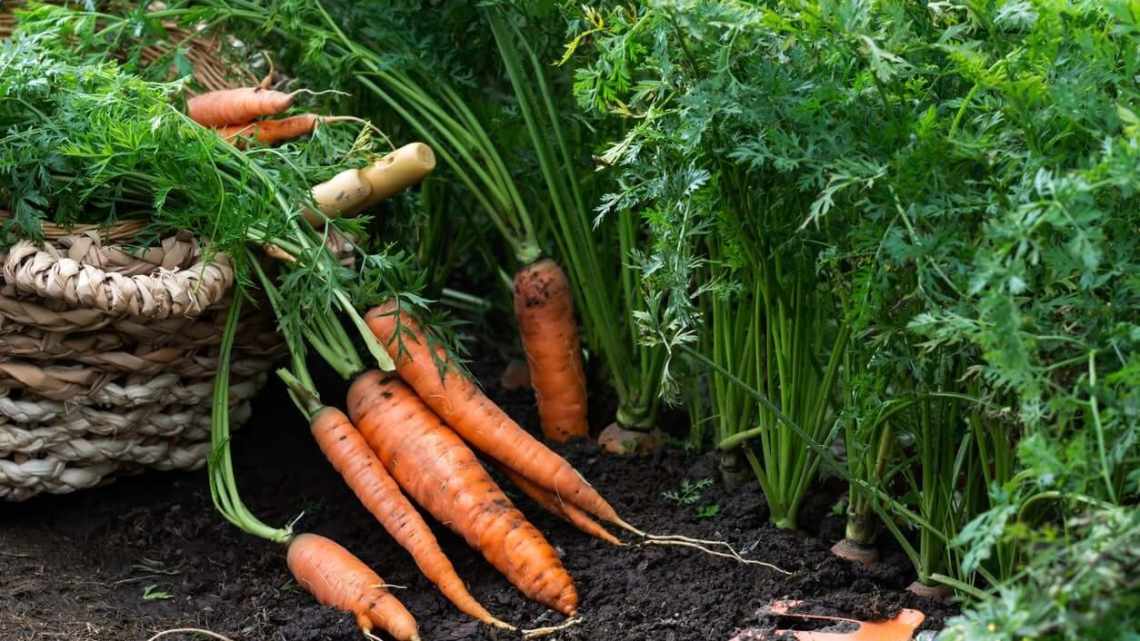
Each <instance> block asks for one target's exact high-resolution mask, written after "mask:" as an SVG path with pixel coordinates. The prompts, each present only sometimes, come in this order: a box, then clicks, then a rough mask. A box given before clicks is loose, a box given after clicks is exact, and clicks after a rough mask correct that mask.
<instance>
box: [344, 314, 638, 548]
mask: <svg viewBox="0 0 1140 641" xmlns="http://www.w3.org/2000/svg"><path fill="white" fill-rule="evenodd" d="M365 320H366V321H367V323H368V327H369V328H370V329H371V330H372V333H373V334H375V335H376V338H377V339H379V340H380V342H381V343H383V344H384V346H385V347H386V348H387V350H388V353H389V354H390V355H391V356H392V359H393V360H394V361H395V363H396V370H397V371H398V372H399V374H400V377H401V378H403V379H404V381H406V382H407V383H408V384H409V385H411V386H412V388H413V389H415V390H416V393H417V394H419V396H420V398H422V399H424V401H425V402H426V403H427V404H428V405H430V406H431V408H432V409H433V410H435V412H436V413H437V414H439V416H440V418H442V419H443V420H444V421H445V422H447V424H448V425H450V426H451V427H452V428H453V429H455V431H456V432H458V433H459V435H460V436H462V437H463V438H464V440H466V441H467V442H468V443H470V444H471V445H472V446H474V447H475V449H477V450H479V451H481V452H483V453H484V454H486V455H488V456H490V457H492V458H494V459H496V460H498V461H499V462H500V463H502V464H503V465H505V466H507V467H508V468H510V469H512V470H514V471H515V472H518V474H519V475H520V476H522V477H525V478H526V479H528V480H530V481H532V482H534V483H535V484H537V485H539V486H540V487H542V488H544V489H546V490H548V491H550V492H552V493H554V494H556V495H557V496H559V497H560V498H561V499H562V500H563V501H566V502H568V503H572V504H574V505H576V506H578V507H579V508H581V509H583V510H585V511H586V512H589V513H590V514H592V515H594V516H595V517H597V518H599V519H601V520H603V521H607V522H609V523H613V524H615V525H618V526H620V527H622V528H624V529H627V530H630V531H633V532H639V531H638V530H636V528H634V527H633V526H631V525H629V524H628V523H626V522H625V521H623V520H622V519H621V518H620V517H619V516H618V514H617V512H616V511H614V509H613V507H611V506H610V504H609V503H608V502H606V500H605V499H604V498H602V496H601V495H600V494H598V492H597V490H595V489H594V488H593V487H591V486H590V484H589V483H588V482H586V480H585V479H583V478H582V475H581V474H579V473H578V471H577V470H575V469H574V467H573V466H571V465H570V463H568V462H567V461H566V460H565V459H563V458H562V457H561V456H559V455H558V454H556V453H554V452H553V451H552V450H551V449H550V448H548V447H546V446H545V445H543V444H542V443H541V442H539V441H538V439H536V438H534V437H533V436H531V435H530V434H529V433H528V432H527V431H526V430H524V429H523V428H522V427H520V426H519V424H518V423H516V422H515V421H514V420H513V419H511V417H510V416H507V414H506V412H504V411H503V410H502V409H501V408H500V407H499V406H498V405H496V404H495V403H494V402H492V401H491V399H489V398H487V397H486V395H484V394H483V392H482V390H480V389H479V387H478V386H477V385H475V383H474V382H472V381H471V380H470V379H469V378H468V377H467V376H466V375H465V374H464V373H463V372H461V371H460V370H459V369H458V368H457V367H456V366H455V365H454V364H453V363H451V362H449V361H448V356H447V352H446V350H444V349H443V346H442V345H436V346H434V347H431V346H429V345H428V342H427V336H426V335H425V334H424V332H423V330H421V329H420V326H419V324H418V323H417V322H416V321H415V320H414V319H413V318H412V317H411V316H410V315H409V314H407V313H405V312H400V313H398V314H397V307H396V303H395V302H394V301H388V302H386V303H384V304H382V305H380V306H378V307H375V308H373V309H372V310H370V311H369V312H368V314H367V315H366V316H365ZM397 323H398V324H399V330H400V336H399V340H397V337H396V331H397ZM401 347H402V348H403V349H401ZM436 359H439V362H440V363H443V364H444V369H443V372H442V376H441V372H440V369H439V368H438V367H437V365H436Z"/></svg>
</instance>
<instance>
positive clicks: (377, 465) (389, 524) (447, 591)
mask: <svg viewBox="0 0 1140 641" xmlns="http://www.w3.org/2000/svg"><path fill="white" fill-rule="evenodd" d="M310 429H311V430H312V432H313V436H314V437H315V438H316V440H317V444H318V445H319V446H320V448H321V452H323V453H324V455H325V457H326V458H328V460H329V462H331V463H332V465H333V467H334V468H336V471H337V472H339V473H340V475H341V476H342V477H344V480H345V482H347V483H348V486H349V487H350V488H352V491H353V492H354V493H355V494H356V496H357V498H359V499H360V502H361V503H362V504H364V507H366V508H367V509H368V511H369V512H371V513H372V515H373V516H375V517H376V520H377V521H379V522H380V524H381V525H383V526H384V529H386V530H388V534H390V535H392V538H393V539H395V540H396V542H397V543H399V544H400V545H401V546H402V547H403V548H404V549H405V550H407V551H408V553H410V554H411V555H412V558H413V559H415V562H416V565H417V566H419V568H420V572H423V574H424V576H426V577H427V578H428V580H429V581H431V582H432V583H434V584H435V585H436V587H437V588H439V591H440V592H442V593H443V595H444V596H445V597H447V599H448V600H449V601H451V602H452V603H453V604H455V607H457V608H459V610H460V611H462V612H464V613H465V614H468V615H470V616H471V617H473V618H475V619H478V620H479V621H482V622H483V623H486V624H488V625H493V626H496V627H500V628H507V629H511V628H512V626H510V625H507V624H506V623H503V622H502V621H500V620H498V619H496V618H495V617H493V616H491V613H489V612H487V610H486V609H484V608H483V606H482V605H480V604H479V602H478V601H476V600H475V597H473V596H471V593H470V592H468V591H467V588H466V587H465V586H464V585H463V581H462V580H461V579H460V578H459V575H458V574H456V572H455V568H454V567H453V566H452V565H451V561H449V560H448V558H447V556H446V555H445V554H444V553H443V550H441V549H440V547H439V543H438V542H437V541H436V538H435V535H434V534H432V531H431V528H429V527H428V525H427V523H425V522H424V520H423V518H422V517H421V516H420V514H419V512H417V511H416V508H415V507H414V506H413V505H412V504H411V502H409V501H408V499H407V498H406V497H405V496H404V495H403V493H402V492H400V487H399V486H398V485H396V481H394V480H393V479H392V477H391V476H389V475H388V472H387V471H385V469H384V466H383V464H382V463H381V462H380V460H379V459H377V458H376V455H375V454H373V452H372V450H371V449H370V448H369V447H368V443H367V441H365V440H364V437H363V436H361V435H360V432H358V431H357V430H356V427H355V426H353V424H352V422H351V421H349V419H348V417H347V416H345V415H344V413H343V412H341V411H340V410H338V409H336V408H335V407H325V408H322V409H321V410H319V411H317V413H315V414H314V415H313V417H312V421H311V422H310Z"/></svg>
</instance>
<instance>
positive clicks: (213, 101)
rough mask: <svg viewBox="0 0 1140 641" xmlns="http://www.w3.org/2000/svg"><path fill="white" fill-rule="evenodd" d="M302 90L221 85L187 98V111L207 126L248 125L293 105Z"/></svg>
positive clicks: (199, 122)
mask: <svg viewBox="0 0 1140 641" xmlns="http://www.w3.org/2000/svg"><path fill="white" fill-rule="evenodd" d="M297 93H299V92H293V93H284V92H281V91H274V90H272V89H265V88H263V87H240V88H238V89H220V90H218V91H208V92H206V93H204V94H201V95H198V96H194V97H193V98H191V99H190V100H188V101H187V102H186V114H187V115H188V116H190V118H191V119H192V120H193V121H194V122H196V123H198V124H200V125H202V126H203V127H228V126H231V125H244V124H246V123H248V122H249V121H251V120H254V119H256V118H261V117H263V116H272V115H274V114H279V113H281V112H282V111H285V110H286V109H288V108H289V107H292V106H293V99H294V98H295V97H296V96H297Z"/></svg>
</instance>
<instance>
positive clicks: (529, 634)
mask: <svg viewBox="0 0 1140 641" xmlns="http://www.w3.org/2000/svg"><path fill="white" fill-rule="evenodd" d="M581 622H582V618H581V617H573V618H570V619H567V620H566V621H563V622H562V623H559V624H558V625H550V626H546V627H542V628H531V629H530V630H523V631H522V637H523V638H524V639H538V638H541V637H545V636H550V635H552V634H554V633H556V632H561V631H562V630H565V629H566V628H572V627H574V626H576V625H578V624H579V623H581Z"/></svg>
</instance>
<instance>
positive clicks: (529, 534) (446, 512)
mask: <svg viewBox="0 0 1140 641" xmlns="http://www.w3.org/2000/svg"><path fill="white" fill-rule="evenodd" d="M348 413H349V416H351V417H352V420H353V422H354V423H356V425H357V427H358V428H359V429H360V433H361V434H363V435H364V438H365V439H366V440H367V441H368V444H369V445H370V446H371V447H372V449H373V451H375V452H376V455H377V456H378V457H379V458H380V460H381V461H382V462H383V463H384V467H386V468H387V469H388V472H389V473H390V474H391V475H392V476H393V477H394V478H395V479H396V481H397V482H399V484H400V486H401V487H403V488H404V489H405V490H407V491H408V493H409V494H411V495H412V497H413V498H414V499H415V500H416V502H417V503H419V504H420V505H421V506H423V507H424V508H425V509H426V510H427V511H428V512H431V514H432V515H434V516H435V518H436V519H438V520H439V521H440V522H441V523H443V524H444V525H447V526H448V527H450V528H451V529H452V530H453V531H455V532H456V533H457V534H459V535H460V536H462V537H463V538H464V539H465V540H466V541H467V544H468V545H470V546H471V547H473V548H475V549H477V550H479V551H480V552H481V553H482V554H483V556H484V557H486V559H487V560H488V561H489V562H490V563H491V565H493V566H495V568H497V569H498V570H499V571H500V572H502V573H503V575H504V576H505V577H507V580H509V581H510V582H511V583H513V584H514V585H515V586H516V587H517V588H519V590H521V591H522V593H523V594H525V595H526V596H528V597H530V598H531V599H534V600H535V601H538V602H539V603H542V604H544V605H546V606H547V607H550V608H552V609H554V610H557V611H559V612H561V613H563V614H565V615H567V616H573V615H574V614H575V613H576V612H577V610H578V592H577V590H576V589H575V588H574V582H573V580H572V579H571V578H570V574H569V573H567V572H566V569H565V568H563V567H562V562H561V561H560V560H559V559H558V554H557V553H556V552H555V551H554V548H552V547H551V546H550V544H549V543H547V541H546V539H545V538H544V537H543V536H542V533H541V532H539V531H538V530H537V529H536V528H535V527H534V526H533V525H531V524H530V523H529V522H528V521H527V520H526V517H524V516H523V515H522V512H519V511H518V510H517V509H516V508H515V506H514V505H512V504H511V501H510V499H508V498H507V497H506V495H505V494H503V492H502V490H500V489H499V487H498V486H497V485H495V482H494V481H493V480H492V479H491V477H490V475H488V474H487V471H486V470H484V469H483V467H482V466H481V465H480V464H479V461H478V460H477V459H476V458H475V454H474V453H473V452H472V451H471V450H470V449H469V448H468V447H467V446H466V445H464V443H463V441H462V440H461V439H460V438H459V437H458V436H456V435H455V433H454V432H452V431H451V430H450V429H448V428H447V426H446V425H444V424H443V423H442V422H440V420H439V417H438V416H436V415H435V413H433V412H432V411H431V410H430V409H429V408H428V407H427V406H426V405H424V403H423V401H421V400H420V399H419V397H417V396H416V394H415V392H413V391H412V390H411V389H409V388H408V386H406V385H404V384H403V383H402V382H400V380H399V379H398V378H396V377H393V376H385V375H384V374H382V373H381V372H379V371H371V372H366V373H364V374H361V375H360V376H359V377H357V379H356V381H354V382H353V384H352V387H350V388H349V390H348Z"/></svg>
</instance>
